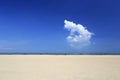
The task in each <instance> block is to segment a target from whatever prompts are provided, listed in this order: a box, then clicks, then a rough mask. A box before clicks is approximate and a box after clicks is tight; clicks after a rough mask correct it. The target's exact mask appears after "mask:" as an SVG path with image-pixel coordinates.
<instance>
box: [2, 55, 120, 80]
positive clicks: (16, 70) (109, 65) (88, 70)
mask: <svg viewBox="0 0 120 80" xmlns="http://www.w3.org/2000/svg"><path fill="white" fill-rule="evenodd" d="M0 80H120V56H112V55H106V56H104V55H101V56H99V55H0Z"/></svg>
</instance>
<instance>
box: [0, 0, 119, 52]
mask: <svg viewBox="0 0 120 80" xmlns="http://www.w3.org/2000/svg"><path fill="white" fill-rule="evenodd" d="M64 20H68V21H70V22H73V23H75V24H76V25H77V24H81V25H82V26H84V27H86V29H87V30H88V31H89V32H91V33H94V35H92V36H91V38H90V39H89V41H90V44H89V45H87V46H84V47H80V48H76V47H72V46H70V42H68V41H67V40H66V38H67V36H69V35H70V31H69V30H66V29H65V23H64ZM84 43H85V42H84ZM81 44H82V43H80V44H79V45H81ZM0 52H70V53H71V52H93V53H95V52H120V1H119V0H0Z"/></svg>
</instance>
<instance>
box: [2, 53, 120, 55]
mask: <svg viewBox="0 0 120 80" xmlns="http://www.w3.org/2000/svg"><path fill="white" fill-rule="evenodd" d="M0 55H120V53H19V52H16V53H0Z"/></svg>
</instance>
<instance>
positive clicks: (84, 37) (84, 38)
mask: <svg viewBox="0 0 120 80" xmlns="http://www.w3.org/2000/svg"><path fill="white" fill-rule="evenodd" d="M64 23H65V24H64V28H65V29H67V30H68V31H70V34H69V35H68V36H67V38H66V39H67V41H68V42H69V43H70V45H71V46H72V47H77V48H81V47H84V46H88V45H90V43H91V42H90V39H91V38H92V35H93V33H92V32H90V31H88V30H87V29H86V28H85V27H84V26H83V25H81V24H76V23H74V22H71V21H68V20H64Z"/></svg>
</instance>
